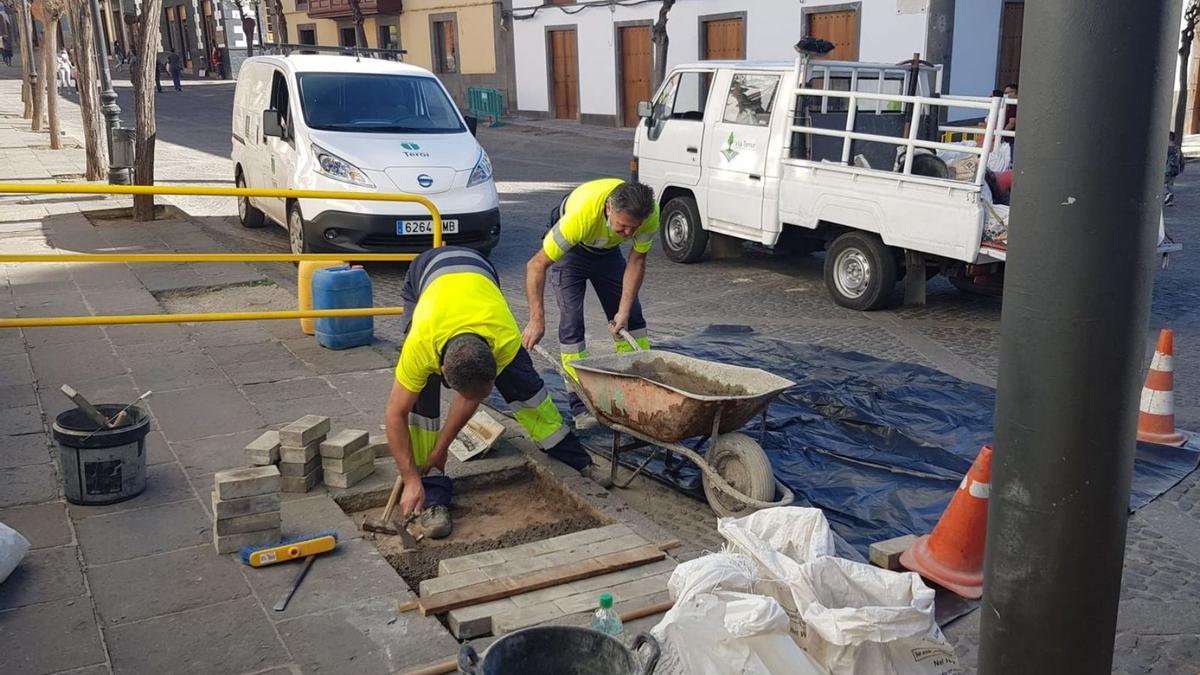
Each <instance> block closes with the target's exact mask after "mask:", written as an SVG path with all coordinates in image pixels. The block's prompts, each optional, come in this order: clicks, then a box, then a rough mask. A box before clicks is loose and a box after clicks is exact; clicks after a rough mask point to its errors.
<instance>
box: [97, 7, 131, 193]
mask: <svg viewBox="0 0 1200 675" xmlns="http://www.w3.org/2000/svg"><path fill="white" fill-rule="evenodd" d="M88 2H89V4H91V6H92V32H93V33H95V36H96V51H97V54H96V61H97V65H98V66H100V69H99V72H100V112H101V113H103V114H104V132H105V133H104V135H105V137H106V138H107V139H108V182H109V183H110V184H112V185H128V184H129V172H128V171H127V170H126V169H124V168H121V167H118V166H115V165H114V164H113V147H112V139H113V133H112V132H113V129H120V128H121V107H120V106H119V105H117V92H116V91H115V90H114V89H113V86H112V74H111V73H110V72H109V70H108V56H107V55H106V53H105V50H104V49H103V45H104V44H105V35H104V29H103V27H102V25H101V22H102V21H103V20H104V15H103V14H101V12H100V0H88Z"/></svg>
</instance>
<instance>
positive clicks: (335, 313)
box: [0, 183, 444, 328]
mask: <svg viewBox="0 0 1200 675" xmlns="http://www.w3.org/2000/svg"><path fill="white" fill-rule="evenodd" d="M0 194H101V195H177V196H199V197H276V198H283V199H348V200H358V201H372V202H410V203H414V204H420V205H422V206H424V207H425V208H426V209H427V210H428V211H429V214H430V216H431V221H432V222H431V223H430V225H431V226H432V227H431V229H432V230H433V246H434V247H435V248H436V247H439V246H442V245H443V243H444V242H443V239H442V216H441V213H439V212H438V209H437V207H436V206H434V204H433V202H431V201H430V200H429V199H427V198H425V197H422V196H420V195H410V194H388V193H373V192H349V191H341V190H282V189H267V188H236V187H235V188H229V187H203V186H178V185H99V184H86V183H83V184H53V185H46V184H35V183H0ZM417 255H418V254H415V253H350V254H345V253H342V254H338V253H303V254H294V253H44V254H41V253H39V254H15V253H13V254H9V253H0V263H30V262H37V263H69V262H83V263H204V262H298V261H302V260H318V261H340V260H345V259H347V258H348V259H350V260H354V261H363V262H407V261H411V260H413V259H415V258H416V257H417ZM403 313H404V309H403V308H402V307H368V308H361V309H318V310H287V311H272V312H210V313H203V314H133V315H125V316H119V315H118V316H56V317H28V318H20V319H0V328H35V327H45V326H103V325H123V324H155V323H191V322H203V321H254V320H280V319H316V318H337V317H353V316H396V315H399V314H403Z"/></svg>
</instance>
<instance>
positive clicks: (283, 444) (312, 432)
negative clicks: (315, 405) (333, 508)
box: [279, 415, 329, 492]
mask: <svg viewBox="0 0 1200 675" xmlns="http://www.w3.org/2000/svg"><path fill="white" fill-rule="evenodd" d="M328 433H329V418H328V417H321V416H319V415H305V416H304V417H301V418H300V419H298V420H296V421H295V422H292V423H291V424H289V425H287V426H286V427H284V428H282V429H280V430H279V473H280V474H282V475H283V491H284V492H308V491H309V490H311V489H313V487H314V486H315V485H316V484H317V483H319V482H321V454H320V447H321V442H322V441H324V440H325V436H326V434H328Z"/></svg>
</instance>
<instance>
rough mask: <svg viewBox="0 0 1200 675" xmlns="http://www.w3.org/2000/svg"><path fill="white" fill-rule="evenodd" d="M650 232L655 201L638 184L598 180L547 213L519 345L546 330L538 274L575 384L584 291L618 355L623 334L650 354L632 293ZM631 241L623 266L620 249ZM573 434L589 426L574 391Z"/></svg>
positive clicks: (530, 270)
mask: <svg viewBox="0 0 1200 675" xmlns="http://www.w3.org/2000/svg"><path fill="white" fill-rule="evenodd" d="M655 232H658V202H657V201H656V200H655V199H654V191H653V190H651V189H650V188H649V187H648V186H646V185H642V184H641V183H634V182H626V181H623V180H621V179H619V178H601V179H598V180H593V181H589V182H587V183H584V184H582V185H580V186H579V187H577V188H575V190H574V191H572V192H571V194H569V195H567V196H566V197H565V198H564V199H563V200H562V203H561V204H560V205H559V206H558V207H557V208H555V209H554V210H553V211H552V212H551V214H550V227H549V230H548V231H547V232H546V236H545V238H544V239H543V240H542V246H541V248H539V249H538V252H537V253H535V254H534V255H533V257H532V258H530V260H529V262H528V263H527V264H526V266H525V279H526V281H525V292H526V295H527V299H528V301H529V323H528V324H526V326H525V331H524V333H523V336H522V342H523V344H524V346H525V348H526V349H532V348H533V346H534V345H536V344H537V343H538V342H540V341H541V339H542V336H543V335H544V334H545V332H546V319H545V309H544V301H543V295H544V293H545V289H546V276H547V274H549V276H550V285H551V286H552V287H553V288H554V297H555V300H557V302H558V315H559V319H558V342H559V345H560V346H561V358H562V367H563V370H564V371H565V372H566V373H567V375H568V376H569V377H571V378H572V379H575V368H574V367H573V366H572V365H571V364H572V363H573V362H574V361H576V360H578V359H582V358H585V357H587V355H588V352H587V343H586V341H585V340H584V318H583V299H584V295H585V293H586V292H587V285H588V284H589V283H590V284H591V285H592V290H594V291H595V292H596V296H597V298H598V299H599V300H600V305H601V307H603V308H604V314H605V316H606V317H607V318H608V322H609V332H610V333H611V334H612V339H613V340H615V341H616V350H617V351H618V352H629V351H633V350H634V346H633V345H630V344H628V343H627V342H626V341H625V339H624V338H623V337H622V335H621V332H622V331H628V332H629V333H630V335H631V336H632V337H633V338H634V340H635V341H636V342H637V343H638V346H640V347H641V348H642V349H649V348H650V339H649V338H648V337H647V335H646V320H645V318H643V317H642V305H641V303H640V302H638V291H639V290H641V287H642V280H643V279H644V278H645V274H646V254H647V253H649V252H650V247H651V245H652V244H653V242H654V233H655ZM629 240H632V242H633V245H632V250H631V251H630V252H629V261H628V264H627V263H626V260H625V256H624V255H622V253H621V244H623V243H625V242H626V241H629ZM568 403H569V404H570V407H571V415H572V417H573V418H574V422H575V428H576V429H587V428H590V427H592V426H595V424H596V421H595V419H594V418H593V417H592V415H591V414H590V413H588V411H587V407H586V406H585V405H584V403H583V401H582V400H581V399H580V398H579V396H577V395H576V394H575V393H574V392H571V393H570V394H568Z"/></svg>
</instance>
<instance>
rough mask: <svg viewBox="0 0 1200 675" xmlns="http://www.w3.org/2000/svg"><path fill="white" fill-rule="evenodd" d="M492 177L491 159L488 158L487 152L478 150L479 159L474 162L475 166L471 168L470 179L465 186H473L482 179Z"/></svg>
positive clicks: (482, 180) (485, 179)
mask: <svg viewBox="0 0 1200 675" xmlns="http://www.w3.org/2000/svg"><path fill="white" fill-rule="evenodd" d="M491 179H492V160H490V159H488V155H487V152H485V151H482V150H481V151H480V152H479V161H478V162H475V168H474V169H472V170H471V179H470V180H468V181H467V187H475V186H476V185H479V184H480V183H483V182H484V181H489V180H491Z"/></svg>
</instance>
